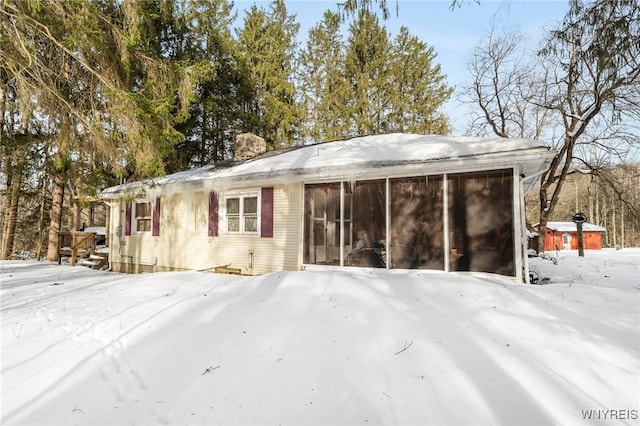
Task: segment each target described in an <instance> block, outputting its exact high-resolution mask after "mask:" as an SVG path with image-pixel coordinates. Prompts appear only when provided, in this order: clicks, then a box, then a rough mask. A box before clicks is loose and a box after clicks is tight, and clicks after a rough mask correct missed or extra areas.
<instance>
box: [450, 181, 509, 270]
mask: <svg viewBox="0 0 640 426" xmlns="http://www.w3.org/2000/svg"><path fill="white" fill-rule="evenodd" d="M512 173H513V172H512V170H510V169H505V170H497V171H488V172H478V173H468V174H456V175H448V179H449V181H448V188H449V193H448V197H449V231H450V232H449V235H450V240H449V247H450V254H449V263H450V264H449V268H450V270H451V271H473V272H492V273H498V274H503V275H510V276H515V259H514V256H515V254H514V253H515V251H514V239H513V227H514V217H513V185H512V182H513V178H512Z"/></svg>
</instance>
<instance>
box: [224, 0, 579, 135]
mask: <svg viewBox="0 0 640 426" xmlns="http://www.w3.org/2000/svg"><path fill="white" fill-rule="evenodd" d="M387 1H388V5H389V9H390V12H391V16H390V18H389V19H388V21H386V22H385V26H386V27H387V30H388V31H389V32H390V33H391V34H392V35H395V34H397V32H398V29H399V28H400V27H401V26H403V25H404V26H406V27H407V28H408V29H409V31H410V33H411V34H413V35H415V36H417V37H418V38H420V39H421V40H422V41H423V42H425V43H427V44H428V45H429V46H433V47H434V50H435V52H436V53H437V58H436V61H437V62H438V63H440V65H441V67H442V72H443V74H446V76H447V81H448V84H449V85H450V86H455V87H457V88H459V87H460V86H462V85H463V84H464V83H465V79H466V78H467V72H466V64H467V62H468V61H469V59H470V57H471V54H472V53H473V49H474V47H475V46H477V45H478V43H480V42H481V41H482V40H483V39H484V38H485V37H486V35H487V34H488V31H489V29H490V28H491V26H492V23H494V22H495V23H496V24H497V25H498V26H504V27H505V28H513V29H518V30H521V31H522V32H523V33H524V34H525V35H526V36H527V40H528V47H530V48H531V49H535V48H536V47H537V45H538V43H539V41H540V40H542V39H543V35H544V32H545V30H548V29H549V28H550V27H552V26H553V25H554V24H555V23H558V22H560V21H561V20H562V18H563V17H564V15H565V13H566V12H567V10H568V8H569V6H568V1H561V0H547V1H534V0H529V1H517V0H506V1H495V0H493V1H492V0H480V3H476V2H475V1H473V0H471V1H464V0H463V4H462V5H461V6H460V7H456V8H454V9H451V2H450V1H449V0H399V1H398V12H397V14H396V13H395V5H396V3H395V1H394V0H387ZM254 3H255V4H257V5H258V6H259V7H265V8H266V7H267V6H268V4H269V2H268V1H247V0H236V2H235V5H236V8H237V10H238V11H240V13H239V18H240V19H242V18H243V13H242V10H243V9H247V8H249V7H250V6H251V5H253V4H254ZM335 4H336V2H335V1H312V0H309V1H304V0H287V2H286V5H287V9H288V10H289V13H291V14H295V15H296V18H297V21H298V23H300V34H299V37H300V40H301V41H304V40H305V39H306V34H307V33H308V30H309V29H310V28H311V27H312V26H314V25H315V24H316V23H318V22H319V21H320V20H321V19H322V14H323V13H324V11H325V10H327V9H331V10H336V9H337V8H336V6H335ZM457 94H458V90H456V92H455V93H454V96H452V98H451V100H450V101H449V102H448V103H447V105H446V106H445V113H446V114H447V115H449V119H450V121H451V124H452V126H453V132H452V133H453V134H454V135H460V134H462V133H463V131H464V127H465V126H464V121H465V115H466V114H468V109H467V107H466V106H465V105H461V103H460V101H459V99H458V98H457Z"/></svg>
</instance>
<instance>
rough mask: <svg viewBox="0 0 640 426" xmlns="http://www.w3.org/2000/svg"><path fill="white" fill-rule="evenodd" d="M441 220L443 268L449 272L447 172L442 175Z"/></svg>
mask: <svg viewBox="0 0 640 426" xmlns="http://www.w3.org/2000/svg"><path fill="white" fill-rule="evenodd" d="M442 192H443V193H442V219H443V220H442V222H443V227H442V228H443V229H442V232H444V235H443V238H442V241H443V242H444V270H445V272H449V181H448V180H447V174H446V173H445V174H443V175H442Z"/></svg>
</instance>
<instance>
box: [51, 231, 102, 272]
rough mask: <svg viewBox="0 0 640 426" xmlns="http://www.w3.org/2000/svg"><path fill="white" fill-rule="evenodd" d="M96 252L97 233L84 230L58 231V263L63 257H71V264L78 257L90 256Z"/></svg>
mask: <svg viewBox="0 0 640 426" xmlns="http://www.w3.org/2000/svg"><path fill="white" fill-rule="evenodd" d="M95 252H96V233H95V232H82V231H63V232H58V264H60V263H61V262H62V258H63V257H70V260H69V263H70V264H71V266H73V265H75V264H76V261H77V259H78V258H82V257H88V256H90V255H92V254H94V253H95Z"/></svg>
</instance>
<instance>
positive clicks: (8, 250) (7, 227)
mask: <svg viewBox="0 0 640 426" xmlns="http://www.w3.org/2000/svg"><path fill="white" fill-rule="evenodd" d="M8 161H11V160H8ZM18 161H19V164H17V165H16V166H15V167H11V169H12V170H11V183H10V187H9V189H10V193H9V194H10V195H9V199H8V200H7V206H6V208H7V210H6V211H5V217H4V232H3V234H2V250H1V251H0V252H1V253H2V256H0V258H1V259H9V258H10V257H11V255H12V254H13V246H14V242H15V239H16V226H17V224H18V204H19V203H18V202H19V201H20V186H21V185H22V164H21V161H22V159H18Z"/></svg>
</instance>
